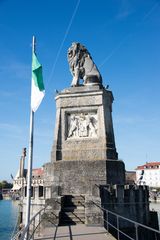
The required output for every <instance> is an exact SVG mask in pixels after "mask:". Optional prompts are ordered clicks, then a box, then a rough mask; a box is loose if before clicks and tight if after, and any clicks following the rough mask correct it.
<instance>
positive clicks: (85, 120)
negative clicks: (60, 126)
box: [67, 111, 98, 138]
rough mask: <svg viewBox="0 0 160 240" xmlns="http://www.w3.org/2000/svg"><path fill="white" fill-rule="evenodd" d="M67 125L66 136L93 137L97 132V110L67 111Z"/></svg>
mask: <svg viewBox="0 0 160 240" xmlns="http://www.w3.org/2000/svg"><path fill="white" fill-rule="evenodd" d="M67 126H68V128H67V129H68V131H67V138H82V137H83V138H95V137H97V132H98V124H97V112H95V111H94V112H80V113H70V114H69V113H68V114H67Z"/></svg>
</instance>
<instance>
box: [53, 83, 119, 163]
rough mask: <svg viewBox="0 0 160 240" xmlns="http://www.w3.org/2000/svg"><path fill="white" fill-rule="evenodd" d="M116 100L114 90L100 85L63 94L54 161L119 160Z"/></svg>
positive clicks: (58, 96) (56, 129)
mask: <svg viewBox="0 0 160 240" xmlns="http://www.w3.org/2000/svg"><path fill="white" fill-rule="evenodd" d="M112 102H113V95H112V92H111V91H108V90H106V89H104V88H102V87H100V86H92V87H91V86H90V87H88V86H86V87H84V86H83V87H73V88H69V89H66V90H64V91H62V92H61V93H59V94H58V95H57V96H56V105H57V106H56V107H57V113H56V127H55V141H54V145H53V148H52V161H53V162H54V161H59V160H83V159H85V160H107V159H114V160H116V159H117V158H118V154H117V152H116V147H115V140H114V133H113V124H112V116H111V111H112Z"/></svg>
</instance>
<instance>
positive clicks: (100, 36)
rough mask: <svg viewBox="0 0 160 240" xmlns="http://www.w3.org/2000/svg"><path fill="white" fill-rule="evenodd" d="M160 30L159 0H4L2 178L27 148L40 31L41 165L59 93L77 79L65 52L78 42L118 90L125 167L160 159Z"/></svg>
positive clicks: (116, 111) (0, 8) (116, 110)
mask: <svg viewBox="0 0 160 240" xmlns="http://www.w3.org/2000/svg"><path fill="white" fill-rule="evenodd" d="M159 29H160V1H158V0H157V1H156V0H147V1H146V0H141V1H139V0H134V1H131V0H100V1H97V0H95V1H91V0H70V1H67V0H66V1H65V0H59V1H53V0H45V1H36V0H35V1H33V0H32V1H31V0H28V1H21V0H14V1H11V0H10V1H9V0H0V33H1V34H0V36H1V37H0V81H1V88H0V112H1V114H0V161H1V167H0V179H1V180H2V179H7V180H10V174H11V173H12V174H13V175H15V174H16V171H17V169H18V166H19V159H20V156H21V152H22V148H23V147H27V148H28V139H29V114H30V81H31V42H32V36H33V35H35V36H36V38H37V47H36V48H37V55H38V58H39V61H40V62H41V63H42V65H43V76H44V84H45V88H46V96H45V98H44V100H43V102H42V104H41V106H40V107H39V109H38V110H37V112H36V114H35V138H34V141H35V142H34V167H39V166H41V165H42V164H44V163H45V162H48V161H50V152H51V147H52V144H53V136H54V124H55V101H54V92H55V89H58V90H62V89H64V88H66V87H69V85H70V83H71V79H72V76H71V74H70V71H69V67H68V62H67V58H66V54H67V49H68V48H69V46H70V45H71V43H72V42H73V41H77V42H81V43H82V44H84V45H85V46H86V47H87V49H88V50H89V51H90V53H91V55H92V57H93V59H94V62H95V63H96V65H97V66H98V68H99V70H100V72H101V74H102V77H103V84H104V85H107V84H109V86H110V90H112V91H113V95H114V98H115V101H114V103H113V123H114V132H115V139H116V146H117V150H118V153H119V158H120V159H123V161H124V162H125V164H126V169H127V170H133V169H135V167H136V166H137V165H141V164H144V163H145V162H146V161H160V157H159V155H160V121H159V120H160V107H159V105H160V93H159V92H160V31H159ZM26 165H27V164H26Z"/></svg>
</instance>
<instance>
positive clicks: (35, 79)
mask: <svg viewBox="0 0 160 240" xmlns="http://www.w3.org/2000/svg"><path fill="white" fill-rule="evenodd" d="M44 94H45V89H44V84H43V76H42V65H41V64H40V63H39V62H38V59H37V56H36V54H35V53H34V52H33V55H32V91H31V109H32V111H33V112H35V111H36V110H37V109H38V107H39V105H40V104H41V101H42V99H43V97H44Z"/></svg>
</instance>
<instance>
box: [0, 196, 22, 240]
mask: <svg viewBox="0 0 160 240" xmlns="http://www.w3.org/2000/svg"><path fill="white" fill-rule="evenodd" d="M17 217H18V201H11V200H1V201H0V240H10V238H11V235H12V232H13V229H14V227H15V224H16V222H17Z"/></svg>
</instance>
